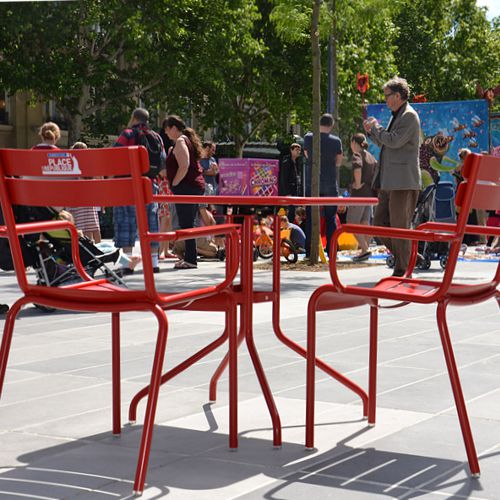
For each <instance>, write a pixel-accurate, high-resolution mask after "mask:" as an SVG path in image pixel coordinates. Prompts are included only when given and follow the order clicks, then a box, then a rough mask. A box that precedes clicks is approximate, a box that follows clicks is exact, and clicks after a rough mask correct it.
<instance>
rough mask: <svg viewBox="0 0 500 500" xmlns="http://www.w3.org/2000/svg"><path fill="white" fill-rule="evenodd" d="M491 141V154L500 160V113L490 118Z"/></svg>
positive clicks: (493, 114)
mask: <svg viewBox="0 0 500 500" xmlns="http://www.w3.org/2000/svg"><path fill="white" fill-rule="evenodd" d="M490 141H491V142H490V144H491V150H490V151H491V154H492V155H493V156H496V157H497V158H500V113H492V114H491V116H490Z"/></svg>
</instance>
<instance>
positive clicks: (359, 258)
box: [352, 250, 372, 262]
mask: <svg viewBox="0 0 500 500" xmlns="http://www.w3.org/2000/svg"><path fill="white" fill-rule="evenodd" d="M371 254H372V253H371V252H370V250H367V251H366V252H363V253H361V254H359V255H355V256H354V257H353V258H352V261H353V262H362V261H364V260H368V259H369V257H370V255H371Z"/></svg>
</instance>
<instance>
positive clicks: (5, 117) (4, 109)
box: [0, 89, 9, 125]
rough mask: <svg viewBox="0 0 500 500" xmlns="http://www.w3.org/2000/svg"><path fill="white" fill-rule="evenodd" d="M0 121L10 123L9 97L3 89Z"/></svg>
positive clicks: (0, 96)
mask: <svg viewBox="0 0 500 500" xmlns="http://www.w3.org/2000/svg"><path fill="white" fill-rule="evenodd" d="M0 123H1V124H4V125H6V124H8V123H9V99H8V97H7V93H6V92H5V91H4V90H2V89H0Z"/></svg>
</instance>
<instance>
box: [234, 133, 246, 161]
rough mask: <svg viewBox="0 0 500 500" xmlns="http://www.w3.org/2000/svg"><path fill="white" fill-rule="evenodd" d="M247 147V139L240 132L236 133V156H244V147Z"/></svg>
mask: <svg viewBox="0 0 500 500" xmlns="http://www.w3.org/2000/svg"><path fill="white" fill-rule="evenodd" d="M244 147H245V141H244V140H243V137H242V136H241V135H240V134H235V135H234V152H235V154H236V158H243V148H244Z"/></svg>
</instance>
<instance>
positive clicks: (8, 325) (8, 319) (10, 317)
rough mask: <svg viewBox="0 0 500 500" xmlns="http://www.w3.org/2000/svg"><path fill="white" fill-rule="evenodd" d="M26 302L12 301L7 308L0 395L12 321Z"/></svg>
mask: <svg viewBox="0 0 500 500" xmlns="http://www.w3.org/2000/svg"><path fill="white" fill-rule="evenodd" d="M25 303H26V301H25V300H23V299H20V300H18V301H17V302H15V303H14V305H13V306H12V307H11V308H10V309H9V312H8V313H7V316H6V318H5V324H4V327H3V337H2V345H1V347H0V397H1V395H2V389H3V383H4V380H5V371H6V369H7V361H8V359H9V352H10V345H11V341H12V334H13V333H14V323H15V321H16V317H17V315H18V314H19V311H20V310H21V307H22V306H23V305H24V304H25Z"/></svg>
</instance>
